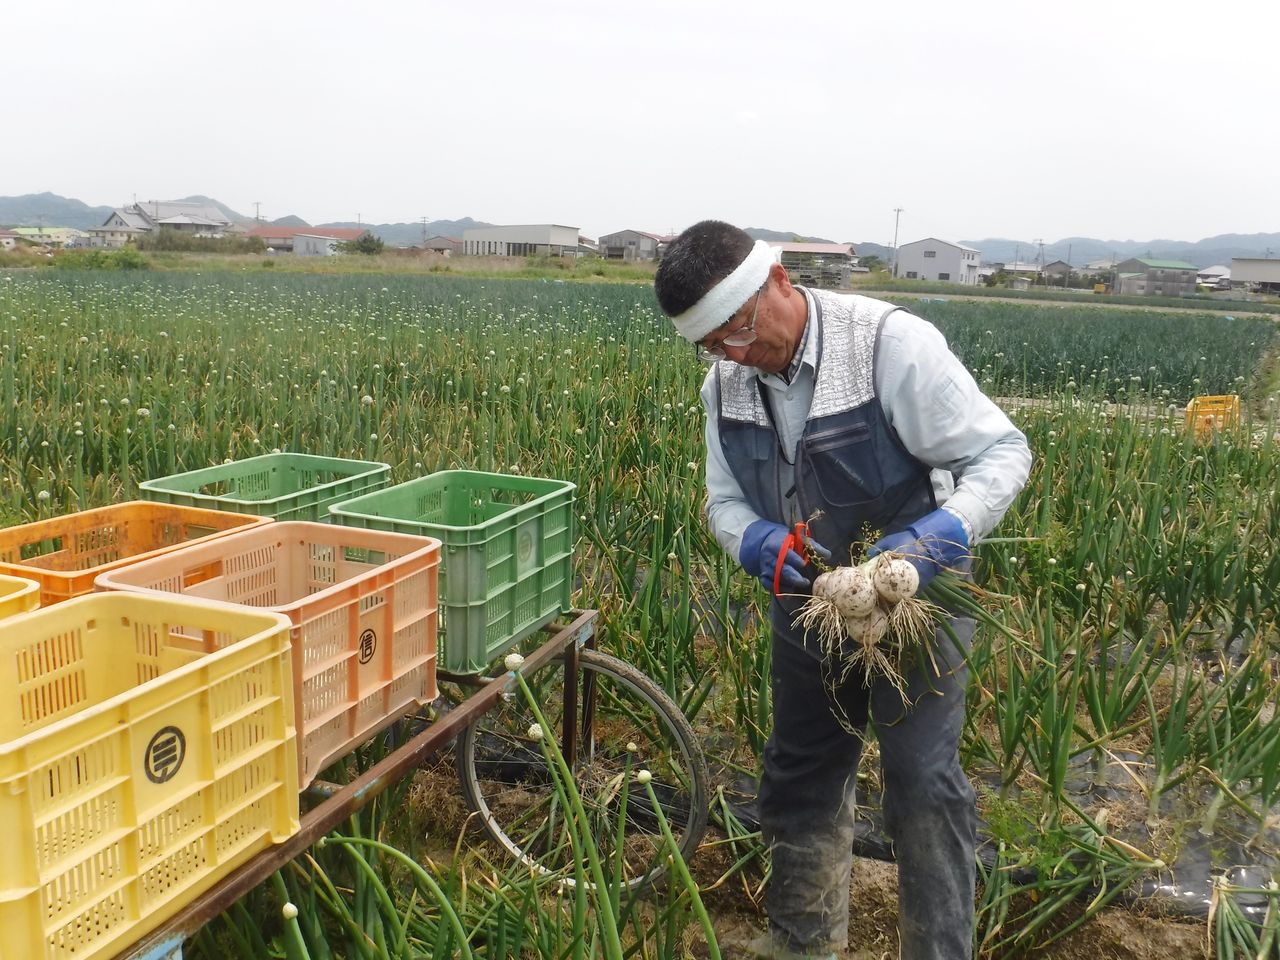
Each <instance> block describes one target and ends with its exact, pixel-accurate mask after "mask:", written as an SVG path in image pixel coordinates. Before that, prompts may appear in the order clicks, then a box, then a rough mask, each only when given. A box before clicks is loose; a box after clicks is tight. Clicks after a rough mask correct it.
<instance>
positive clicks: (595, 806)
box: [457, 650, 709, 889]
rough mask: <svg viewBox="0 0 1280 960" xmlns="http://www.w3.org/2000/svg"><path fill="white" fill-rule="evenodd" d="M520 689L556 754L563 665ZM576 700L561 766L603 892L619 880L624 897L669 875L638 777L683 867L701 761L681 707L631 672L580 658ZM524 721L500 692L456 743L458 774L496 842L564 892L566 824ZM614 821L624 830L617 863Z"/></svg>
mask: <svg viewBox="0 0 1280 960" xmlns="http://www.w3.org/2000/svg"><path fill="white" fill-rule="evenodd" d="M525 680H526V682H527V683H528V684H529V687H530V689H531V690H532V692H533V694H534V697H535V699H536V700H537V702H538V705H539V708H540V709H541V710H542V713H543V716H544V717H545V718H546V721H547V723H548V724H549V725H550V726H551V728H552V731H554V736H555V738H556V743H557V744H559V745H560V746H561V748H562V749H563V744H564V714H565V710H564V707H565V703H564V701H565V684H564V680H565V671H564V657H563V655H561V656H559V657H556V658H555V659H553V660H551V661H549V662H548V663H547V664H546V665H544V666H543V667H541V668H540V669H538V670H536V671H535V672H534V673H532V674H531V675H528V676H526V677H525ZM577 697H578V700H577V715H578V718H579V719H578V724H577V732H578V736H577V744H576V751H575V755H574V756H573V757H571V758H570V757H568V756H566V760H567V761H568V762H569V764H570V766H571V768H572V770H573V777H574V783H575V784H576V786H577V790H578V793H579V795H580V796H581V798H582V805H583V809H584V812H585V814H586V817H587V821H588V824H589V827H590V831H591V835H592V837H593V839H594V840H595V843H596V846H597V849H598V850H600V852H601V861H602V864H603V866H604V869H605V877H606V883H610V884H611V883H612V882H614V878H615V877H617V878H618V880H619V886H621V887H622V888H624V889H636V888H638V887H641V886H643V885H645V884H647V883H649V882H651V881H652V880H654V879H656V878H657V877H658V876H659V875H661V874H662V873H663V872H664V871H665V869H666V866H667V857H666V853H667V850H666V847H665V845H664V840H663V837H662V833H661V830H660V828H659V825H658V818H657V815H656V813H655V811H654V808H653V803H652V801H651V800H650V799H649V794H648V791H646V790H645V788H644V787H643V786H642V785H640V784H639V783H638V782H637V781H636V778H635V774H636V772H638V771H639V770H642V769H644V770H648V771H649V772H650V773H651V774H652V776H653V779H652V781H651V785H652V787H653V789H654V793H655V794H656V795H657V798H658V802H659V804H660V807H661V810H662V813H663V815H664V816H665V817H666V819H667V823H668V825H669V826H670V828H671V833H672V835H673V836H674V837H675V839H676V842H677V844H678V845H679V848H680V853H681V855H682V856H684V857H685V858H688V857H689V856H691V855H692V854H693V852H694V850H696V849H697V846H698V843H699V841H700V840H701V839H702V834H703V831H704V830H705V829H706V826H707V806H708V780H709V777H708V774H707V763H706V760H705V758H704V757H703V755H702V750H701V748H700V747H699V746H698V743H697V740H696V738H695V736H694V732H693V727H691V726H690V725H689V721H688V720H686V719H685V717H684V714H682V713H681V712H680V709H679V707H677V706H676V705H675V704H674V703H673V702H672V701H671V698H670V697H668V696H667V694H666V692H665V691H663V689H662V688H661V687H659V686H658V685H657V684H656V683H654V682H653V681H652V680H650V679H649V678H648V677H647V676H645V675H644V674H643V673H641V672H640V671H639V670H637V669H636V668H635V667H633V666H631V665H630V664H629V663H626V662H624V661H622V660H619V659H617V658H616V657H611V656H609V655H608V654H604V653H600V652H599V651H595V650H580V651H579V652H578V683H577ZM534 722H535V720H534V716H533V711H532V710H531V709H530V708H529V705H528V703H527V702H526V701H525V698H524V696H523V694H521V693H520V692H519V690H516V691H515V692H514V693H509V694H505V695H504V696H503V697H502V698H500V699H499V701H498V703H497V704H496V705H495V706H494V707H493V708H492V709H491V710H489V711H488V712H487V713H485V714H483V715H482V716H480V717H479V718H478V719H477V720H476V721H475V722H474V723H472V724H471V726H469V727H467V729H466V730H465V731H464V732H463V733H462V735H461V736H460V737H459V738H458V764H457V765H458V775H459V777H460V778H461V781H462V791H463V793H464V794H465V796H466V798H467V801H468V802H469V803H470V804H471V806H472V808H473V809H475V810H476V811H477V812H478V813H479V815H480V817H479V819H480V821H481V823H483V825H484V828H485V830H486V831H487V832H488V833H489V835H490V836H491V837H492V838H493V839H494V840H495V841H496V842H497V843H498V844H500V845H501V846H502V847H504V848H505V849H506V850H507V851H508V852H509V853H511V854H512V855H513V856H515V857H516V858H517V859H519V860H520V861H521V862H522V863H525V864H527V865H528V866H529V867H531V868H532V869H534V870H537V871H538V872H540V873H542V874H545V875H551V874H557V875H560V876H561V878H562V882H563V883H565V884H566V885H570V886H572V885H573V883H574V882H575V881H574V879H573V876H572V872H573V863H574V857H573V849H572V845H571V843H570V839H569V830H568V827H569V824H568V822H567V821H566V819H565V809H564V807H563V804H562V803H561V801H560V799H559V797H558V796H557V794H556V787H555V782H554V780H553V779H552V777H551V772H550V770H549V769H548V767H547V764H546V761H545V760H544V758H543V755H542V748H541V746H540V745H539V744H538V743H537V742H536V741H534V740H533V739H532V738H531V737H530V736H529V728H530V727H531V726H533V724H534ZM629 744H634V745H635V749H634V750H629V749H628V745H629ZM624 811H625V816H622V815H623V813H624ZM620 819H623V820H625V823H623V824H621V833H622V837H623V841H622V845H621V846H622V853H621V858H619V854H618V851H617V847H618V842H617V841H618V837H619V833H620V823H619V821H620ZM584 866H585V865H584Z"/></svg>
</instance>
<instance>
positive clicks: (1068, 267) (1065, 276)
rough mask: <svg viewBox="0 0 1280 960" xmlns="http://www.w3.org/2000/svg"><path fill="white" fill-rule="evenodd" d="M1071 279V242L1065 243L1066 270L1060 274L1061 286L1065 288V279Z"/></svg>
mask: <svg viewBox="0 0 1280 960" xmlns="http://www.w3.org/2000/svg"><path fill="white" fill-rule="evenodd" d="M1070 279H1071V244H1069V243H1068V244H1067V272H1066V273H1064V274H1063V275H1062V288H1063V289H1064V290H1065V289H1066V288H1067V281H1068V280H1070Z"/></svg>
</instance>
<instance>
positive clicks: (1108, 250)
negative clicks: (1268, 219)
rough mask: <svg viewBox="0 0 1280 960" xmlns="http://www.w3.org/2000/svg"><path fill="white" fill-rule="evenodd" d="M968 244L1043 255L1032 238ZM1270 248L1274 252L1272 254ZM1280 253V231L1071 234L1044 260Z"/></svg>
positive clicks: (1200, 263)
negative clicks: (1190, 236)
mask: <svg viewBox="0 0 1280 960" xmlns="http://www.w3.org/2000/svg"><path fill="white" fill-rule="evenodd" d="M960 242H961V243H963V244H965V246H969V247H976V248H977V249H979V250H981V251H982V259H983V261H984V262H986V263H991V262H994V261H1000V262H1005V263H1008V262H1011V261H1012V260H1014V259H1015V257H1016V259H1018V260H1022V261H1023V262H1026V263H1033V262H1035V261H1036V260H1037V259H1038V258H1039V257H1040V247H1039V245H1038V244H1036V243H1033V242H1032V241H1030V240H1008V239H1005V238H1003V237H997V238H988V239H986V240H961V241H960ZM1268 250H1270V254H1268V252H1267V251H1268ZM1268 255H1269V256H1273V257H1274V256H1280V233H1250V234H1241V233H1224V234H1221V235H1220V236H1216V237H1206V238H1205V239H1203V240H1197V241H1195V242H1194V243H1193V242H1190V241H1186V240H1145V241H1138V240H1096V239H1094V238H1093V237H1067V238H1065V239H1063V240H1056V241H1054V242H1053V243H1046V244H1045V245H1044V262H1045V263H1049V262H1051V261H1053V260H1068V259H1069V260H1070V262H1071V264H1072V266H1077V267H1081V266H1084V265H1085V264H1086V263H1091V262H1092V261H1094V260H1110V259H1112V258H1113V257H1114V258H1115V259H1116V260H1117V261H1120V260H1127V259H1129V258H1130V257H1149V258H1153V259H1156V260H1185V261H1186V262H1188V263H1193V264H1195V265H1196V266H1197V267H1202V268H1203V267H1212V266H1215V265H1219V264H1220V265H1222V266H1226V267H1229V266H1231V258H1232V257H1265V256H1268Z"/></svg>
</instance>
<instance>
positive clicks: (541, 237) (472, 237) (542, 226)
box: [462, 223, 578, 257]
mask: <svg viewBox="0 0 1280 960" xmlns="http://www.w3.org/2000/svg"><path fill="white" fill-rule="evenodd" d="M462 252H463V253H465V254H469V255H471V256H491V257H536V256H543V257H547V256H550V257H576V256H577V255H578V228H577V227H566V226H563V225H561V224H558V223H526V224H513V225H508V226H499V227H472V228H471V229H470V230H464V231H463V232H462Z"/></svg>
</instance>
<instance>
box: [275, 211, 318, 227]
mask: <svg viewBox="0 0 1280 960" xmlns="http://www.w3.org/2000/svg"><path fill="white" fill-rule="evenodd" d="M267 226H270V227H309V226H311V224H309V223H307V221H305V220H303V219H302V218H301V217H295V216H294V215H293V214H289V215H288V216H287V217H278V218H276V219H275V220H272V221H271V222H270V223H269V224H267Z"/></svg>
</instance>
